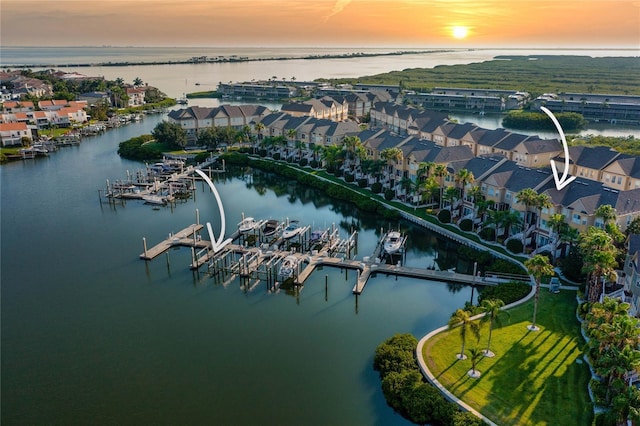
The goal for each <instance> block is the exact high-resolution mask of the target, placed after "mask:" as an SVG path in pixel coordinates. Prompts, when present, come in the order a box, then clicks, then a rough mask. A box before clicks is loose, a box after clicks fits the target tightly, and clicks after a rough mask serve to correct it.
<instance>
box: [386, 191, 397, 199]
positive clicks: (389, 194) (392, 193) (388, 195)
mask: <svg viewBox="0 0 640 426" xmlns="http://www.w3.org/2000/svg"><path fill="white" fill-rule="evenodd" d="M395 196H396V192H395V191H394V190H393V189H386V190H385V191H384V199H385V200H387V201H391V200H393V199H394V198H395Z"/></svg>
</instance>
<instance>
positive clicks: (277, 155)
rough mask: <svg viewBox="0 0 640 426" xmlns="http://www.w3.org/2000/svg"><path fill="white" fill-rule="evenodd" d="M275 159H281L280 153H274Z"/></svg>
mask: <svg viewBox="0 0 640 426" xmlns="http://www.w3.org/2000/svg"><path fill="white" fill-rule="evenodd" d="M273 159H274V160H279V159H280V153H279V152H276V153H275V154H273Z"/></svg>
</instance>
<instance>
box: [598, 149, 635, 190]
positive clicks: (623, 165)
mask: <svg viewBox="0 0 640 426" xmlns="http://www.w3.org/2000/svg"><path fill="white" fill-rule="evenodd" d="M601 181H602V182H603V183H604V184H605V185H608V186H610V187H611V188H614V189H618V190H621V191H622V190H625V189H637V188H640V157H636V156H632V155H627V154H620V155H618V156H617V157H615V158H614V160H613V161H612V162H611V163H609V164H608V165H607V166H605V167H604V168H603V169H602V178H601Z"/></svg>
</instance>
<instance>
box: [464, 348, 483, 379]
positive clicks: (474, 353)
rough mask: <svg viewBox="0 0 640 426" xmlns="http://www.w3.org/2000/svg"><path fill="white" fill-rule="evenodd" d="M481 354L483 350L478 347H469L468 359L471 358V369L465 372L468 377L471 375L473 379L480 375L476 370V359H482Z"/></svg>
mask: <svg viewBox="0 0 640 426" xmlns="http://www.w3.org/2000/svg"><path fill="white" fill-rule="evenodd" d="M483 356H484V351H482V350H480V349H478V348H472V349H469V359H470V360H471V370H469V371H468V372H467V375H468V376H469V377H472V378H474V379H477V378H478V377H480V372H479V371H478V370H476V365H477V364H478V361H480V359H482V357H483Z"/></svg>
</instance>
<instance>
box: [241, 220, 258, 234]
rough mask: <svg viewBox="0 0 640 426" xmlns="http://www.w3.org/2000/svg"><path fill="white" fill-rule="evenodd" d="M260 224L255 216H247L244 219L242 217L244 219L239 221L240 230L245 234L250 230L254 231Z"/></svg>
mask: <svg viewBox="0 0 640 426" xmlns="http://www.w3.org/2000/svg"><path fill="white" fill-rule="evenodd" d="M259 224H260V222H258V221H256V220H255V219H254V218H252V217H245V218H244V219H242V221H241V222H240V223H238V231H240V233H242V234H244V233H247V232H249V231H253V230H254V229H256V228H257V227H258V225H259Z"/></svg>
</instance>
